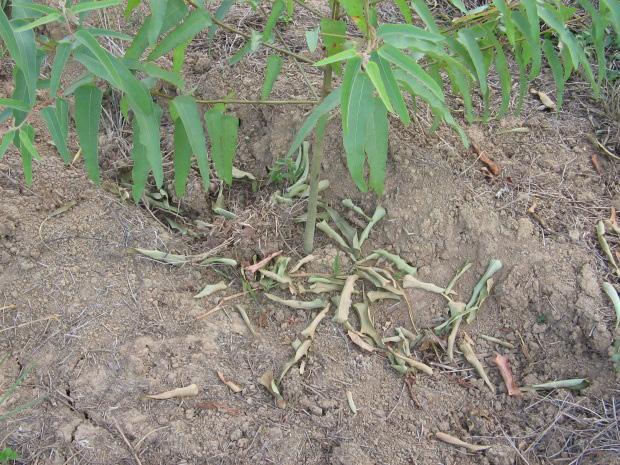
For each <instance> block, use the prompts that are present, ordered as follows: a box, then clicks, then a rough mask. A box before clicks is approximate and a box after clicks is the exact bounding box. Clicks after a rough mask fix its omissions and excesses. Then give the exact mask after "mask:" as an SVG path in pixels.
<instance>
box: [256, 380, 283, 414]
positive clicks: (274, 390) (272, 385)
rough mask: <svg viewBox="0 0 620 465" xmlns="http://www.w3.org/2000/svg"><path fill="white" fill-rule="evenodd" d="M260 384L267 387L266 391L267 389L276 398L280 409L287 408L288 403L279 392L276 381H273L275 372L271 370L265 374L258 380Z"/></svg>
mask: <svg viewBox="0 0 620 465" xmlns="http://www.w3.org/2000/svg"><path fill="white" fill-rule="evenodd" d="M258 382H259V383H261V384H262V385H263V386H265V389H267V391H269V393H270V394H271V395H272V396H273V397H274V399H275V401H276V406H277V407H278V408H282V409H283V408H286V401H285V400H284V398H283V397H282V394H280V391H279V390H278V386H277V385H276V381H275V380H274V379H273V372H272V371H271V370H268V371H266V372H265V373H263V375H262V376H261V377H260V378H259V379H258Z"/></svg>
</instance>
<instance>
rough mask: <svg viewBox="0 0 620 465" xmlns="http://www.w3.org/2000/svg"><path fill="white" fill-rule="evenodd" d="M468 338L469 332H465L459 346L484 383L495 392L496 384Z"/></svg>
mask: <svg viewBox="0 0 620 465" xmlns="http://www.w3.org/2000/svg"><path fill="white" fill-rule="evenodd" d="M467 339H469V337H468V336H467V334H465V335H464V337H463V339H462V340H461V342H460V344H459V348H460V349H461V352H463V356H464V357H465V360H467V361H468V362H469V364H470V365H471V366H472V367H473V368H474V370H476V373H478V375H479V376H480V377H481V378H482V380H483V381H484V383H485V384H486V385H487V386H488V387H489V389H490V390H491V392H492V393H493V394H495V386H494V385H493V383H492V382H491V380H490V379H489V377H488V376H487V373H486V371H484V368H483V367H482V364H481V363H480V360H478V357H476V354H475V352H474V349H473V347H472V346H471V344H470V343H469V342H468V341H467Z"/></svg>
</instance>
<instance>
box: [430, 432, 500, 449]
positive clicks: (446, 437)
mask: <svg viewBox="0 0 620 465" xmlns="http://www.w3.org/2000/svg"><path fill="white" fill-rule="evenodd" d="M435 437H436V438H437V439H439V440H440V441H443V442H445V443H448V444H452V445H453V446H458V447H463V448H465V449H467V450H468V451H470V452H480V451H483V450H487V449H490V448H491V446H480V445H477V444H470V443H469V442H465V441H461V440H460V439H459V438H456V437H454V436H452V435H450V434H448V433H442V432H441V431H438V432H437V433H435Z"/></svg>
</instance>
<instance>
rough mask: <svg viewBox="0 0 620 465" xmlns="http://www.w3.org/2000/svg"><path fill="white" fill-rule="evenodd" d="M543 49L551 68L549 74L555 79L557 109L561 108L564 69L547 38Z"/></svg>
mask: <svg viewBox="0 0 620 465" xmlns="http://www.w3.org/2000/svg"><path fill="white" fill-rule="evenodd" d="M543 51H544V52H545V57H546V58H547V63H549V67H550V68H551V74H552V75H553V80H554V81H555V100H556V105H557V108H558V110H559V109H561V108H562V103H563V102H564V70H563V69H562V63H561V62H560V58H559V57H558V54H557V53H556V51H555V47H554V46H553V44H552V43H551V41H550V40H549V39H545V41H544V42H543Z"/></svg>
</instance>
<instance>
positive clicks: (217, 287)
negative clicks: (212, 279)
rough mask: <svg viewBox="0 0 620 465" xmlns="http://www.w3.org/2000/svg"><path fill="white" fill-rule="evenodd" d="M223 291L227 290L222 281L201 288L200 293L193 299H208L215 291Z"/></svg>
mask: <svg viewBox="0 0 620 465" xmlns="http://www.w3.org/2000/svg"><path fill="white" fill-rule="evenodd" d="M225 289H228V286H227V285H226V283H225V282H224V281H220V282H219V283H217V284H207V285H206V286H205V287H203V288H202V291H200V292H199V293H198V294H196V295H195V296H194V299H202V298H203V297H209V296H210V295H211V294H213V293H215V292H217V291H223V290H225Z"/></svg>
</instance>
